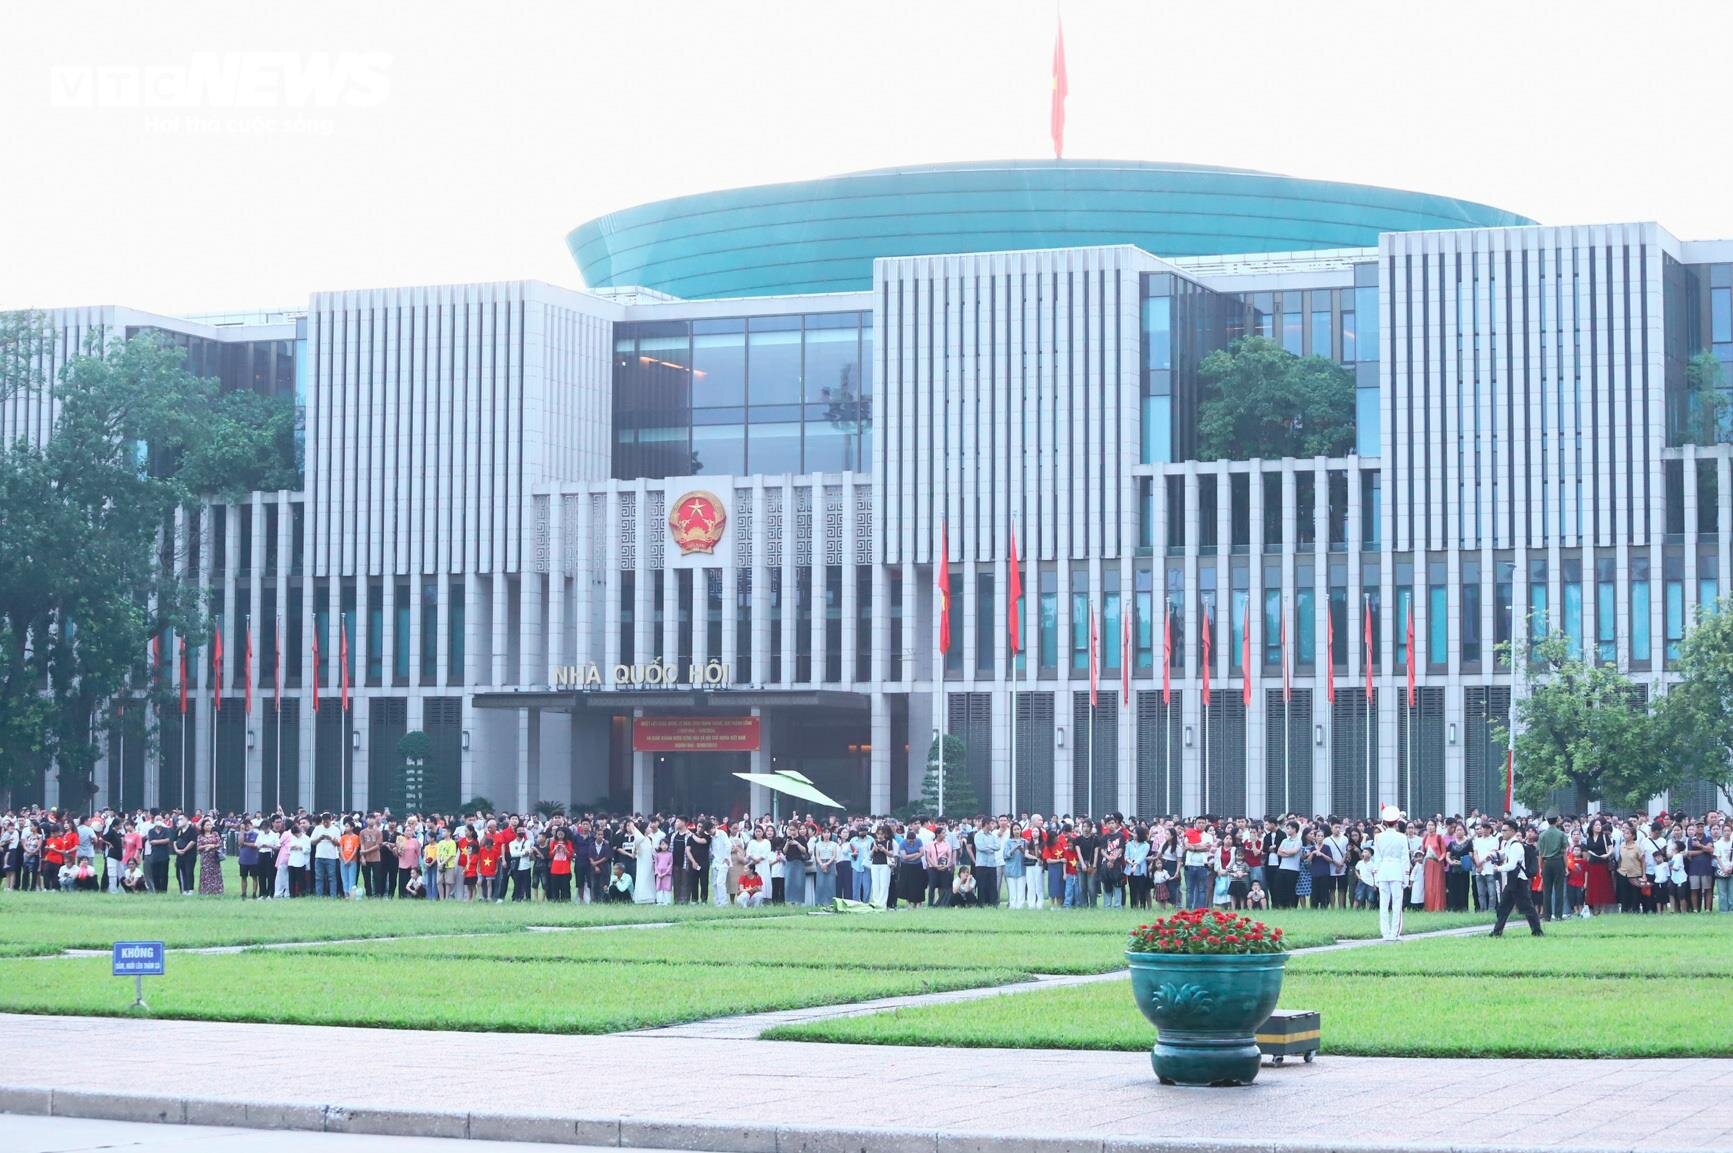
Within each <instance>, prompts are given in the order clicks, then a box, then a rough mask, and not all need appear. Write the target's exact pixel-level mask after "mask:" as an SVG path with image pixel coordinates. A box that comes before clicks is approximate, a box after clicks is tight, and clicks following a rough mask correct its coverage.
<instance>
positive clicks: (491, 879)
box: [475, 841, 499, 904]
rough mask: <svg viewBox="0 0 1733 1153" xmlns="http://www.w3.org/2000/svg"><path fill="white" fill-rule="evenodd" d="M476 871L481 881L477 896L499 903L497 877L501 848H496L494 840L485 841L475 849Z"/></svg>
mask: <svg viewBox="0 0 1733 1153" xmlns="http://www.w3.org/2000/svg"><path fill="white" fill-rule="evenodd" d="M475 872H476V877H477V879H478V881H479V882H480V885H479V888H478V890H477V896H478V897H479V898H480V899H481V900H483V901H493V902H494V903H495V904H498V903H499V893H498V890H497V888H496V885H495V879H496V878H497V877H498V875H499V850H498V849H496V848H494V845H493V842H492V841H483V842H482V844H481V848H479V849H477V850H476V851H475Z"/></svg>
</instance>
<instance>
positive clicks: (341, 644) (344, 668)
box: [337, 619, 349, 712]
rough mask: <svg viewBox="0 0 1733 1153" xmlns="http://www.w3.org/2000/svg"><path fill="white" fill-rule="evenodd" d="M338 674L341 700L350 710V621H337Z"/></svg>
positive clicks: (345, 709) (345, 710) (346, 708)
mask: <svg viewBox="0 0 1733 1153" xmlns="http://www.w3.org/2000/svg"><path fill="white" fill-rule="evenodd" d="M337 675H338V677H339V683H340V684H341V685H342V692H341V695H340V696H339V698H338V699H339V700H341V701H342V702H343V711H344V712H348V711H349V622H348V621H346V620H342V619H339V620H338V621H337Z"/></svg>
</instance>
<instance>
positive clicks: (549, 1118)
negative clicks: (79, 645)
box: [0, 1085, 1710, 1153]
mask: <svg viewBox="0 0 1733 1153" xmlns="http://www.w3.org/2000/svg"><path fill="white" fill-rule="evenodd" d="M4 1113H15V1114H25V1115H30V1116H39V1117H79V1118H86V1119H90V1120H102V1121H135V1122H149V1123H154V1124H185V1125H212V1126H223V1127H236V1128H249V1129H299V1130H311V1131H314V1132H324V1133H364V1134H369V1135H372V1136H391V1137H462V1138H468V1139H470V1140H482V1141H527V1142H542V1143H547V1144H559V1145H593V1146H601V1147H605V1148H637V1149H685V1150H700V1149H701V1150H706V1151H708V1153H1390V1151H1393V1150H1394V1151H1400V1153H1533V1147H1532V1146H1502V1145H1455V1144H1441V1143H1438V1142H1421V1143H1405V1142H1398V1141H1381V1142H1361V1141H1330V1142H1319V1141H1316V1140H1302V1141H1294V1142H1285V1141H1280V1140H1277V1141H1271V1140H1270V1139H1268V1138H1264V1139H1257V1140H1209V1139H1203V1140H1200V1139H1196V1138H1185V1137H1160V1136H1151V1137H1146V1138H1132V1137H1089V1136H1085V1135H1081V1134H1079V1135H1077V1136H1072V1137H1066V1136H1057V1135H1055V1136H1039V1135H1031V1134H1026V1133H956V1132H950V1131H946V1130H932V1129H874V1128H863V1127H859V1126H852V1125H837V1126H834V1127H830V1126H790V1125H755V1124H744V1125H726V1124H720V1123H717V1122H709V1121H673V1120H669V1121H662V1120H649V1119H645V1118H641V1117H573V1116H563V1115H560V1114H553V1113H458V1112H449V1111H448V1112H441V1111H420V1110H415V1111H411V1110H402V1109H381V1108H372V1107H366V1106H351V1105H311V1104H305V1103H276V1104H261V1103H256V1102H251V1101H244V1100H237V1099H233V1098H219V1097H156V1096H150V1095H146V1094H126V1093H90V1092H80V1091H75V1090H67V1089H39V1088H31V1087H26V1086H11V1085H0V1114H4ZM1559 1148H1560V1149H1564V1150H1568V1153H1645V1151H1642V1150H1639V1149H1638V1148H1637V1147H1636V1146H1631V1145H1622V1146H1590V1145H1582V1146H1561V1147H1559ZM1668 1153H1710V1151H1709V1150H1706V1149H1704V1150H1693V1149H1686V1148H1683V1147H1679V1146H1670V1147H1669V1149H1668Z"/></svg>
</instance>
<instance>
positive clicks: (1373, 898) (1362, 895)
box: [1354, 846, 1378, 909]
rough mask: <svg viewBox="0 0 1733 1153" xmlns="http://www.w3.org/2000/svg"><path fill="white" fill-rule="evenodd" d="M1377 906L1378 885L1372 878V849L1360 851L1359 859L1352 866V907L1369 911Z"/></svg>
mask: <svg viewBox="0 0 1733 1153" xmlns="http://www.w3.org/2000/svg"><path fill="white" fill-rule="evenodd" d="M1377 904H1378V884H1377V882H1376V881H1375V880H1374V879H1373V876H1372V849H1371V848H1370V847H1369V846H1368V847H1367V848H1364V849H1361V850H1360V859H1359V860H1358V861H1357V862H1355V864H1354V907H1355V908H1356V909H1371V908H1375V907H1376V906H1377Z"/></svg>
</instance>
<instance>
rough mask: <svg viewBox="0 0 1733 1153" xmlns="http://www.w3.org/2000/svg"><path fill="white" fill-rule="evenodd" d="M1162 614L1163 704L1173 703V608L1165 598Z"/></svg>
mask: <svg viewBox="0 0 1733 1153" xmlns="http://www.w3.org/2000/svg"><path fill="white" fill-rule="evenodd" d="M1161 604H1162V608H1163V609H1164V610H1165V611H1164V612H1163V613H1162V614H1161V703H1162V704H1163V705H1171V704H1172V703H1173V606H1172V605H1171V604H1169V603H1168V602H1167V600H1166V599H1165V598H1164V599H1163V600H1162V602H1161Z"/></svg>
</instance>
